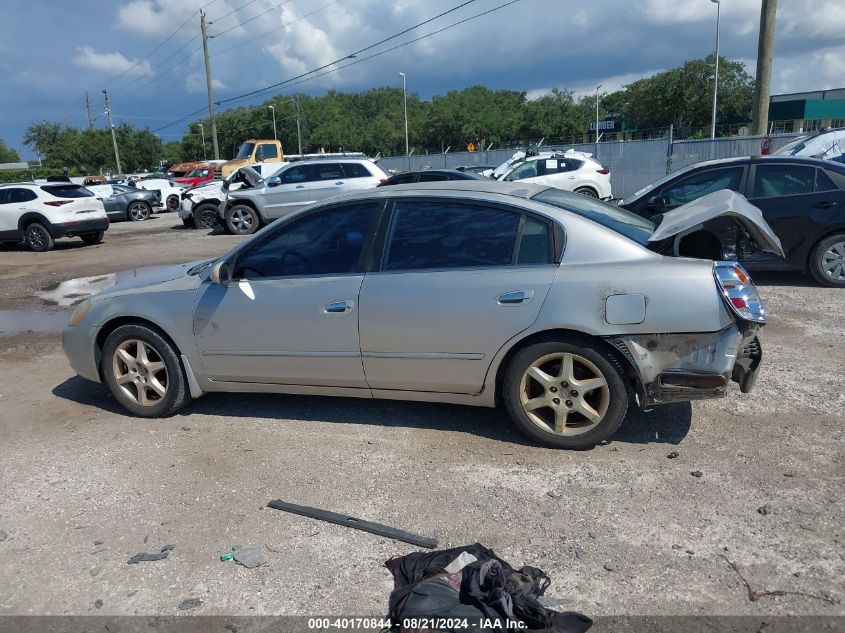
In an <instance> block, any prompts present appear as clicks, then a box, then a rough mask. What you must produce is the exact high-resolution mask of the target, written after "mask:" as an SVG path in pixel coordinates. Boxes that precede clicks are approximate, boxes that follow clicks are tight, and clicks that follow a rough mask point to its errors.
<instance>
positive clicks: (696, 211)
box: [648, 189, 784, 257]
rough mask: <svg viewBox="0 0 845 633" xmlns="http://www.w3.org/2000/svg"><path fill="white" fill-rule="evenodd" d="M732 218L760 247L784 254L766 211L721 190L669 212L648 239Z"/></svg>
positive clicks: (658, 239) (738, 196) (656, 238)
mask: <svg viewBox="0 0 845 633" xmlns="http://www.w3.org/2000/svg"><path fill="white" fill-rule="evenodd" d="M718 217H731V218H733V219H735V220H736V221H737V222H739V223H740V224H741V225H742V226H743V228H744V229H745V230H746V231H747V232H748V234H749V235H750V236H751V239H753V240H754V242H755V243H756V244H757V247H758V248H759V249H760V250H763V251H766V252H769V253H774V254H775V255H778V256H779V257H783V256H784V252H783V246H781V243H780V239H778V236H777V235H775V233H774V231H772V227H770V226H769V224H768V223H767V222H766V220H765V219H763V212H762V211H760V209H758V208H757V207H755V206H754V205H753V204H751V203H750V202H748V200H746V199H745V196H743V195H742V194H739V193H736V192H735V191H730V190H728V189H722V190H720V191H714V192H713V193H711V194H708V195H706V196H703V197H701V198H699V199H698V200H693V201H692V202H688V203H687V204H685V205H683V206H680V207H678V208H677V209H672V210H671V211H667V212H666V213H665V214H664V215H663V219H662V220H661V221H660V224H659V225H658V226H657V228H656V229H655V230H654V233H652V235H651V237H650V238H649V240H648V241H649V242H659V241H660V240H664V239H666V238H667V237H673V236H675V235H678V234H679V233H683V232H684V231H689V230H692V229H694V228H695V227H697V226H700V225H701V224H704V223H705V222H707V221H708V220H712V219H714V218H718Z"/></svg>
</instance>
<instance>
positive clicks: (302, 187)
mask: <svg viewBox="0 0 845 633" xmlns="http://www.w3.org/2000/svg"><path fill="white" fill-rule="evenodd" d="M296 188H297V189H305V185H297V186H296Z"/></svg>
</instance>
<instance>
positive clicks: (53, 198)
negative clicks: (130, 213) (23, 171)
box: [0, 182, 109, 252]
mask: <svg viewBox="0 0 845 633" xmlns="http://www.w3.org/2000/svg"><path fill="white" fill-rule="evenodd" d="M108 228H109V217H108V216H107V215H106V210H105V208H104V207H103V203H102V202H101V201H100V200H98V199H97V198H96V196H94V194H93V193H91V192H90V191H88V190H87V189H86V188H85V187H83V186H81V185H75V184H72V183H69V182H55V183H52V182H48V183H46V184H44V185H38V184H35V183H31V182H26V183H16V184H11V185H0V242H24V243H25V244H26V245H27V247H28V248H29V249H30V250H33V251H39V252H40V251H49V250H50V249H51V248H53V240H55V239H57V238H60V237H75V236H78V237H81V238H82V241H83V242H85V243H86V244H99V243H100V242H102V241H103V234H104V233H105V231H106V230H107V229H108Z"/></svg>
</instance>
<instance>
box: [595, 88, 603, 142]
mask: <svg viewBox="0 0 845 633" xmlns="http://www.w3.org/2000/svg"><path fill="white" fill-rule="evenodd" d="M601 86H602V85H601V84H599V85H598V86H596V153H595V157H596V158H598V157H599V89H600V88H601Z"/></svg>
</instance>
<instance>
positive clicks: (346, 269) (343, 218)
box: [194, 202, 378, 388]
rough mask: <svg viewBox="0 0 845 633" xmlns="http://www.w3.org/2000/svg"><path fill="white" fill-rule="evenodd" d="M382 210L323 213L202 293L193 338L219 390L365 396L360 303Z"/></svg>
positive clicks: (299, 221)
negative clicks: (296, 388) (365, 262)
mask: <svg viewBox="0 0 845 633" xmlns="http://www.w3.org/2000/svg"><path fill="white" fill-rule="evenodd" d="M377 211H378V203H375V202H363V203H357V204H346V205H343V206H337V207H332V208H329V209H320V210H318V211H315V212H313V213H308V214H306V215H304V216H301V217H299V218H295V219H293V220H291V221H289V222H286V223H284V224H282V225H281V226H279V227H278V228H276V229H275V230H273V231H270V232H268V233H267V234H266V235H264V236H263V237H262V238H260V239H258V240H256V241H254V242H251V243H250V244H248V245H247V246H246V247H245V248H244V249H242V250H241V251H240V252H238V253H237V254H236V256H235V259H234V261H233V275H232V281H231V282H230V283H229V284H228V285H226V286H222V285H218V284H214V283H211V282H207V283H206V284H204V285H203V286H202V287H201V288H200V291H199V295H198V299H197V302H196V305H195V309H194V335H195V338H196V342H197V347H198V350H199V353H200V355H201V357H202V362H203V367H204V369H205V373H206V375H207V376H208V377H209V378H210V379H212V380H220V381H233V382H256V383H276V384H289V385H315V386H334V387H363V388H366V386H367V384H366V381H365V379H364V372H363V370H362V368H361V352H360V345H359V341H358V295H359V292H360V289H361V283H362V281H363V279H364V276H363V273H362V271H363V267H362V263H361V262H362V259H363V252H364V246H365V244H367V243H368V236H369V233H370V230H371V227H372V224H373V223H374V221H375V217H376V213H377Z"/></svg>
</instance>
